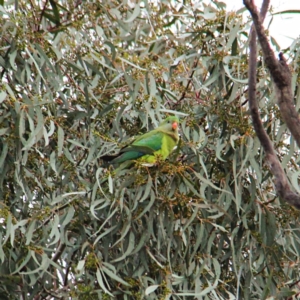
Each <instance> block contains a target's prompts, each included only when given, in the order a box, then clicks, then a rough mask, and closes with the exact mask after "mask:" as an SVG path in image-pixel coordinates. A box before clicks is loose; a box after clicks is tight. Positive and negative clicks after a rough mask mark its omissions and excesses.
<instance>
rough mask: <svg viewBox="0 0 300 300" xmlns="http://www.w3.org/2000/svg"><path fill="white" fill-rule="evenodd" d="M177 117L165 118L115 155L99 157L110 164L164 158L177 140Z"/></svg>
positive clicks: (152, 161) (151, 160)
mask: <svg viewBox="0 0 300 300" xmlns="http://www.w3.org/2000/svg"><path fill="white" fill-rule="evenodd" d="M178 125H179V119H178V117H176V116H170V117H168V118H166V119H165V120H164V121H163V122H162V123H161V124H160V125H159V126H158V127H157V128H156V129H154V130H151V131H149V132H147V133H145V134H143V135H141V136H139V137H137V138H136V139H135V140H134V141H133V142H132V143H131V144H129V145H127V146H125V147H124V148H122V149H121V150H120V152H119V153H118V154H116V155H104V156H102V157H101V158H102V159H103V160H104V161H109V162H110V163H112V164H120V163H123V162H125V161H129V160H134V159H138V160H139V161H142V162H145V163H150V164H153V163H155V162H156V161H157V159H158V158H160V159H163V160H165V159H166V158H167V157H168V156H169V154H170V153H171V152H172V151H173V149H174V148H175V146H176V145H177V143H178V141H179V136H178Z"/></svg>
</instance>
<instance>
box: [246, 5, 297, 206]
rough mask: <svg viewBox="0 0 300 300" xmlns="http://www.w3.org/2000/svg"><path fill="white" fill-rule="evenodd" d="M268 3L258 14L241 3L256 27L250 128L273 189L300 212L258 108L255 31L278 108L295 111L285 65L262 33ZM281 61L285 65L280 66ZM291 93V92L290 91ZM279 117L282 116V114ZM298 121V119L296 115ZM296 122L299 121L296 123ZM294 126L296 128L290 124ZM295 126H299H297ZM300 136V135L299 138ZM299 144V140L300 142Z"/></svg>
mask: <svg viewBox="0 0 300 300" xmlns="http://www.w3.org/2000/svg"><path fill="white" fill-rule="evenodd" d="M269 3H270V0H264V1H263V4H262V8H261V13H260V15H259V14H258V11H257V8H256V6H255V5H254V3H253V1H252V0H250V1H249V0H244V4H245V6H246V7H247V9H248V10H249V11H250V13H251V15H252V18H253V22H254V25H255V28H254V26H253V25H252V28H251V35H250V42H249V48H250V55H249V108H250V113H251V117H252V122H253V127H254V130H255V132H256V135H257V137H258V139H259V140H260V142H261V144H262V146H263V148H264V151H265V152H266V156H267V160H268V162H269V164H270V169H271V172H272V173H273V175H274V177H275V182H274V183H275V188H276V191H277V193H278V195H279V196H280V197H282V198H283V199H284V200H285V201H286V202H288V203H289V204H290V205H293V206H295V207H296V208H298V209H300V197H299V195H298V194H296V193H294V192H293V191H291V189H290V186H289V183H288V180H287V177H286V175H285V173H284V170H283V168H282V166H281V164H280V162H279V159H278V157H277V155H276V153H275V150H274V148H273V145H272V142H271V140H270V138H269V136H268V135H267V133H266V131H265V130H264V127H263V124H262V121H261V118H260V114H259V109H258V105H257V100H256V62H257V44H256V32H257V35H258V39H259V42H260V44H261V46H262V49H263V53H264V58H265V61H266V65H267V67H268V69H269V70H270V73H271V76H272V78H273V80H274V82H275V85H276V86H277V89H278V98H279V102H284V103H282V104H281V105H279V107H280V110H282V108H281V106H283V110H284V111H286V107H291V106H292V108H293V110H294V111H295V112H296V110H295V108H294V106H293V103H292V92H291V90H292V89H291V75H290V71H289V69H288V66H287V64H286V61H285V60H284V59H283V57H282V55H281V58H280V59H281V60H280V62H278V61H277V60H276V59H275V55H274V53H273V51H272V49H271V47H270V45H269V42H268V40H267V37H266V35H265V33H264V31H263V27H262V22H263V20H264V18H265V16H266V13H267V10H268V7H269ZM282 61H283V62H284V63H282ZM289 91H290V92H289ZM286 97H289V103H288V104H286V102H287V101H286V99H285V98H286ZM282 114H284V113H283V112H282ZM297 120H298V116H297ZM298 122H299V120H298ZM293 126H295V125H293ZM297 126H298V125H297ZM297 129H298V131H299V132H300V126H298V128H297ZM299 137H300V135H299ZM299 141H300V139H299Z"/></svg>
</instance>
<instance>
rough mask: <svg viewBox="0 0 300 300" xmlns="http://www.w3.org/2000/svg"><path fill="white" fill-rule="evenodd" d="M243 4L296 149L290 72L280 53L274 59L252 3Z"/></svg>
mask: <svg viewBox="0 0 300 300" xmlns="http://www.w3.org/2000/svg"><path fill="white" fill-rule="evenodd" d="M268 2H269V0H268ZM244 4H245V6H246V7H247V9H248V10H249V12H250V14H251V16H252V19H253V22H254V25H255V29H256V33H257V37H258V40H259V43H260V45H261V48H262V52H263V56H264V59H265V63H266V66H267V68H268V69H269V71H270V74H271V76H272V79H273V81H274V83H275V86H276V90H277V93H276V94H277V97H278V105H279V108H280V112H281V115H282V118H283V120H284V122H285V123H286V125H287V127H288V128H289V130H290V131H291V134H292V135H293V137H294V138H295V140H296V143H297V145H298V147H300V119H299V117H298V113H297V111H296V109H295V106H294V103H293V92H292V84H291V72H290V70H289V67H288V65H287V63H286V60H285V58H284V57H283V54H282V53H280V54H279V60H277V59H276V57H275V54H274V52H273V50H272V48H271V46H270V44H269V42H268V38H267V36H266V34H265V32H264V28H263V25H262V18H261V16H260V15H259V13H258V11H257V8H256V6H255V4H254V1H253V0H244Z"/></svg>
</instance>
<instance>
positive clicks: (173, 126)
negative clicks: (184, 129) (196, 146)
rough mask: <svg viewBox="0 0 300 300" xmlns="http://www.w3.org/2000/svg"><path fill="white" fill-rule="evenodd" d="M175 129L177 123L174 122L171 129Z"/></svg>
mask: <svg viewBox="0 0 300 300" xmlns="http://www.w3.org/2000/svg"><path fill="white" fill-rule="evenodd" d="M177 127H178V123H177V122H174V123H173V124H172V129H173V130H176V129H177Z"/></svg>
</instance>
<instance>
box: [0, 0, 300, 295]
mask: <svg viewBox="0 0 300 300" xmlns="http://www.w3.org/2000/svg"><path fill="white" fill-rule="evenodd" d="M0 14H1V21H0V22H1V28H2V31H1V40H0V41H1V42H0V43H1V47H0V66H1V67H0V70H1V78H2V83H1V91H0V101H1V104H0V119H1V122H0V150H1V152H0V153H1V154H0V169H1V173H0V183H1V189H0V220H1V227H0V282H1V284H0V294H1V297H2V299H46V297H49V299H50V298H53V299H54V298H55V297H56V298H57V299H62V297H65V299H69V298H70V297H72V299H110V298H111V297H112V296H115V298H116V299H192V298H193V299H238V298H239V299H266V298H267V297H270V296H274V297H277V298H284V297H288V296H290V295H292V294H293V293H294V291H293V290H294V289H296V282H297V281H298V279H299V276H298V274H299V271H298V265H299V253H300V240H299V238H300V236H299V219H298V217H299V213H298V212H297V211H295V210H294V209H293V208H291V207H289V206H287V205H285V203H281V202H280V200H279V199H278V198H277V197H276V194H275V192H274V187H273V183H272V177H271V175H270V173H269V171H268V168H267V166H265V165H264V154H263V153H262V152H261V148H260V145H259V142H258V140H257V139H256V137H255V134H254V131H253V128H252V126H251V121H250V119H249V114H248V111H247V85H246V82H247V68H248V66H247V38H248V30H249V24H248V23H245V22H244V21H243V19H242V17H241V13H229V14H226V13H225V7H224V4H223V3H221V2H220V3H218V2H216V1H211V4H210V5H209V6H207V5H204V4H203V3H201V1H199V2H198V3H194V2H193V4H191V1H184V4H183V3H180V2H177V1H153V2H152V1H136V2H134V1H128V2H127V1H123V2H120V1H108V0H107V1H106V0H104V1H98V2H95V3H93V2H84V1H83V2H81V1H64V0H61V1H44V2H42V1H35V0H32V1H7V3H5V6H0ZM297 45H298V44H297V41H295V43H294V44H293V45H292V46H291V49H289V50H290V51H288V52H287V55H290V57H291V61H294V62H292V67H293V68H294V70H295V72H294V83H295V99H296V105H297V107H298V106H299V103H300V102H299V90H298V89H297V88H296V86H297V76H298V72H299V69H298V65H297V60H298V59H299V58H298V57H299V50H298V49H299V47H298V46H297ZM258 70H259V77H258V79H259V82H258V84H257V95H258V100H259V101H260V102H259V103H260V108H261V114H262V118H263V121H264V125H265V128H266V130H267V131H268V133H269V135H270V137H271V139H272V140H273V141H274V143H275V147H276V149H277V151H278V155H279V156H280V159H281V160H282V163H283V165H284V167H285V168H286V172H287V174H288V176H289V178H290V180H291V183H292V184H293V186H294V188H295V189H297V190H298V189H299V187H298V180H297V175H298V172H299V171H298V153H297V152H296V150H295V145H294V142H293V140H292V139H289V136H288V133H287V132H286V127H285V125H284V124H282V123H281V121H280V116H279V112H278V109H277V107H276V106H275V99H274V96H275V95H274V92H272V90H273V89H272V84H271V82H270V79H269V76H268V73H267V71H266V70H265V68H264V65H263V64H261V63H260V64H259V69H258ZM174 111H176V112H178V113H179V114H180V116H181V142H180V145H179V148H178V149H177V150H176V151H175V152H174V154H173V155H172V156H171V157H170V159H169V160H168V161H165V162H160V163H159V164H158V165H157V166H155V167H152V168H148V167H145V166H141V165H139V164H136V165H135V166H133V167H131V168H130V169H123V170H117V171H116V172H115V171H114V170H113V169H112V168H104V167H103V166H102V161H101V159H100V156H101V155H104V154H106V153H114V152H115V151H117V149H118V148H119V147H121V146H122V144H123V143H125V142H126V141H128V140H129V139H130V138H131V137H132V136H134V135H136V134H139V133H143V132H146V131H147V130H150V129H152V128H153V127H154V126H156V125H157V124H158V123H159V122H160V121H161V119H163V118H164V117H165V116H166V115H167V114H169V113H174ZM295 292H297V290H295ZM191 297H192V298H191ZM47 299H48V298H47Z"/></svg>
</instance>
